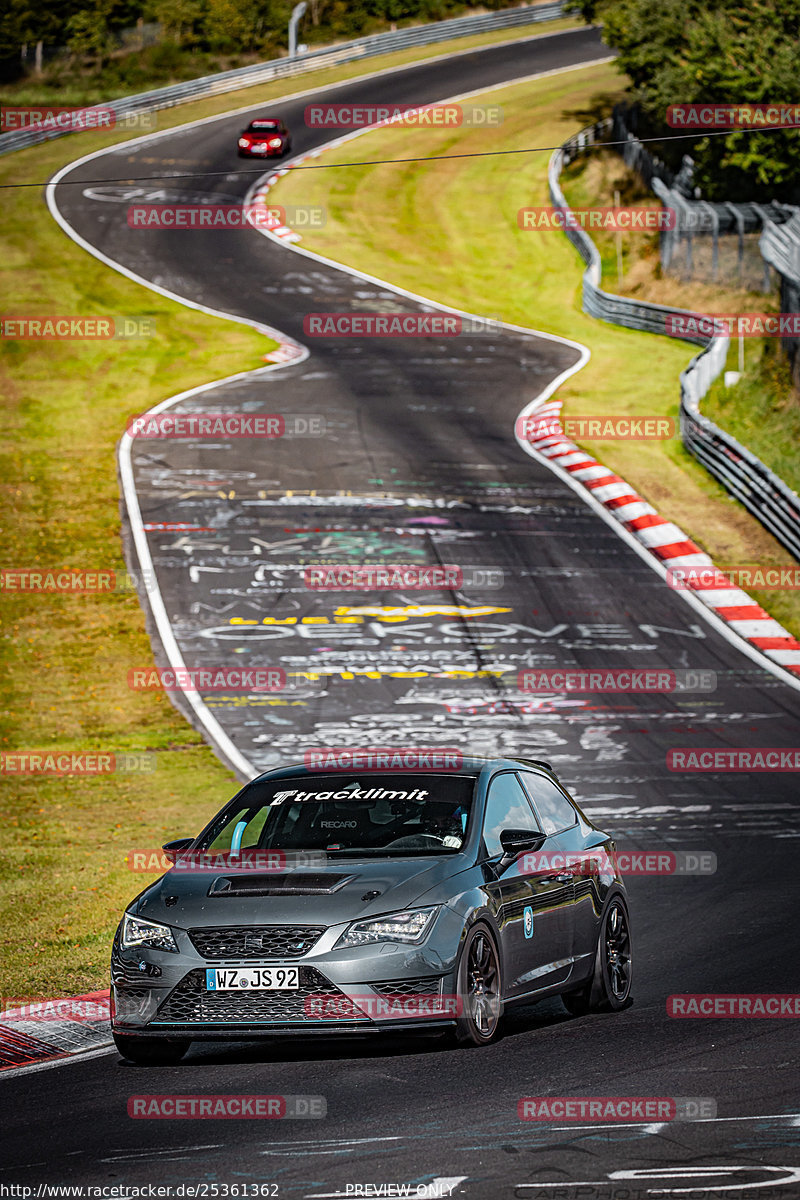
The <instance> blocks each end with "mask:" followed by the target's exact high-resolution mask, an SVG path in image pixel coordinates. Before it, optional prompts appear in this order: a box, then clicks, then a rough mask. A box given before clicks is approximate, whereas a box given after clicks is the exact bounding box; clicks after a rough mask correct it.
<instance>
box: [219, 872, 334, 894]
mask: <svg viewBox="0 0 800 1200" xmlns="http://www.w3.org/2000/svg"><path fill="white" fill-rule="evenodd" d="M355 878H356V876H355V875H326V874H325V873H324V872H321V871H320V872H316V873H314V872H312V871H293V872H292V871H290V872H287V874H285V875H278V874H275V873H273V874H268V875H267V874H265V875H257V874H242V875H220V876H219V877H218V878H217V879H215V880H214V882H213V883H212V885H211V887H210V888H209V889H208V894H209V896H217V897H222V896H330V895H331V894H332V893H333V892H338V891H339V889H340V888H343V887H344V886H345V884H346V883H349V882H350V881H351V879H355Z"/></svg>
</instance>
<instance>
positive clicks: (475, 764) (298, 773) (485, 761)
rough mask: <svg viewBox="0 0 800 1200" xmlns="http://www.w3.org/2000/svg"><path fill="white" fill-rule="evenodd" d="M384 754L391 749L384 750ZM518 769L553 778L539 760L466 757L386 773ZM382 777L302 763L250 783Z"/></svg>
mask: <svg viewBox="0 0 800 1200" xmlns="http://www.w3.org/2000/svg"><path fill="white" fill-rule="evenodd" d="M381 749H382V751H383V752H384V753H386V752H387V751H389V750H391V747H386V748H383V747H381ZM504 767H505V768H507V769H511V770H514V769H517V770H519V769H520V768H521V767H522V768H524V769H525V770H531V769H533V770H538V771H542V772H544V773H545V774H547V775H551V776H552V777H553V778H556V774H555V771H554V770H553V768H552V767H551V766H550V764H549V763H547V762H544V761H543V760H542V759H539V758H467V757H464V758H462V760H461V763H460V764H459V766H458V767H441V768H438V769H437V768H435V767H434V768H430V767H416V768H415V767H406V768H403V769H402V770H398V769H392V770H391V771H390V772H389V773H391V774H398V775H417V774H423V775H425V774H431V775H436V774H448V775H450V774H452V775H467V776H471V777H473V778H477V777H478V776H479V775H480V774H481V773H482V772H484V771H486V772H487V773H490V772H491V771H494V770H501V769H502V768H504ZM353 774H359V775H385V774H387V768H386V767H360V766H358V765H355V766H353V765H348V766H331V767H326V766H320V767H309V766H307V765H306V764H305V763H287V764H286V766H284V767H274V768H273V769H272V770H270V771H264V772H263V773H262V774H261V775H257V776H255V778H254V779H252V780H251V781H250V782H251V783H257V782H258V783H260V782H267V781H268V780H272V779H297V778H300V777H303V776H319V775H347V776H352V775H353Z"/></svg>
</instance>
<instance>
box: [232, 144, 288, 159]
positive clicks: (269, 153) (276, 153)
mask: <svg viewBox="0 0 800 1200" xmlns="http://www.w3.org/2000/svg"><path fill="white" fill-rule="evenodd" d="M284 150H285V147H284V146H278V147H277V148H276V149H274V150H253V148H252V147H251V146H247V147H242V146H239V157H240V158H280V157H281V155H282V154H283V153H284Z"/></svg>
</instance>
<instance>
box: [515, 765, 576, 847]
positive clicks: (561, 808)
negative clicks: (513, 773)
mask: <svg viewBox="0 0 800 1200" xmlns="http://www.w3.org/2000/svg"><path fill="white" fill-rule="evenodd" d="M522 778H523V780H524V782H525V787H526V788H527V790H528V794H529V795H530V797H531V799H532V800H533V803H534V804H535V806H536V811H537V813H538V814H539V820H540V821H541V822H542V829H543V830H544V832H545V833H546V834H548V835H549V834H551V833H560V832H561V830H562V829H570V828H571V827H572V826H573V825H574V824H575V822H576V821H577V819H578V814H577V813H576V812H575V809H574V808H573V807H572V805H571V804H570V802H569V800H568V799H567V797H566V796H565V795H564V793H563V792H562V791H561V790H560V789H559V788H557V787H556V785H555V784H554V783H553V782H551V780H549V779H545V777H544V776H543V775H534V774H533V773H532V772H528V771H523V772H522Z"/></svg>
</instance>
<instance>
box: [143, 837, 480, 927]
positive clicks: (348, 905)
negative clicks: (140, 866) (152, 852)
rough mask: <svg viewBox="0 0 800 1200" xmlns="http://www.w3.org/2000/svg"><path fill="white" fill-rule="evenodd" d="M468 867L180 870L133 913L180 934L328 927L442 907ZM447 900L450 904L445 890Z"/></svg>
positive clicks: (370, 863)
mask: <svg viewBox="0 0 800 1200" xmlns="http://www.w3.org/2000/svg"><path fill="white" fill-rule="evenodd" d="M467 865H468V864H467V862H466V859H465V856H464V855H462V854H453V855H447V856H443V857H441V858H415V859H410V858H389V859H363V858H362V859H355V858H351V859H348V858H342V859H337V860H336V861H335V862H329V863H327V864H326V865H325V866H324V867H322V868H319V869H316V868H315V869H314V870H297V871H291V872H285V873H281V874H277V873H273V874H267V873H261V872H259V873H256V872H254V871H231V870H227V871H202V872H200V871H185V870H181V869H178V868H175V867H173V868H172V870H170V871H168V872H167V874H166V875H164V876H163V877H162V878H161V879H159V880H158V882H157V883H154V884H153V885H152V887H150V888H147V889H146V891H144V892H143V893H142V894H141V896H139V898H138V901H137V902H136V904H135V905H133V906H131V907H132V908H133V910H134V911H136V913H137V915H139V916H142V917H147V918H149V919H150V920H153V921H160V922H162V923H165V924H168V925H175V926H177V927H178V928H181V929H187V928H198V927H203V926H213V925H250V924H254V925H272V924H281V923H283V922H290V923H292V924H301V925H302V924H308V925H326V926H329V925H337V924H340V923H343V922H347V921H355V920H358V919H361V918H364V917H372V916H380V915H381V914H382V913H388V912H394V911H398V910H401V909H404V908H408V907H410V906H411V905H413V904H414V902H415V901H416V900H417V899H418V898H419V897H420V896H422V895H425V903H426V904H435V903H437V901H438V900H439V896H438V894H437V892H436V889H437V887H438V885H441V884H444V883H445V881H446V880H448V879H450V878H451V877H452V876H454V875H457V874H458V873H459V872H460V871H463V870H464V869H465V867H466V866H467ZM432 890H433V894H432V895H431V894H430V893H431V892H432ZM370 893H376V894H375V895H370ZM426 893H428V894H427V895H426ZM441 898H442V899H447V898H448V895H447V889H446V888H444V889H443V895H442V897H441Z"/></svg>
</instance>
